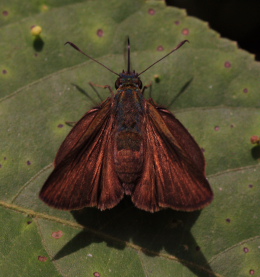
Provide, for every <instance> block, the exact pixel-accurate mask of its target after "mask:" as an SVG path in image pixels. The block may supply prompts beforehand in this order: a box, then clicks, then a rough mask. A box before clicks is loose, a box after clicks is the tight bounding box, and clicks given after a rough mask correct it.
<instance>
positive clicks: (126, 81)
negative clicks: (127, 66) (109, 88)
mask: <svg viewBox="0 0 260 277" xmlns="http://www.w3.org/2000/svg"><path fill="white" fill-rule="evenodd" d="M125 86H134V87H137V88H139V89H142V86H143V84H142V81H141V79H140V77H139V74H137V73H135V71H133V72H125V71H124V70H123V72H122V73H120V74H119V77H118V78H117V80H116V82H115V87H116V89H118V88H120V87H125Z"/></svg>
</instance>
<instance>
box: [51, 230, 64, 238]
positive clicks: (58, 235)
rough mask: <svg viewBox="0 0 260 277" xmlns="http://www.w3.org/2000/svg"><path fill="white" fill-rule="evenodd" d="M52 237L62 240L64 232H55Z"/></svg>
mask: <svg viewBox="0 0 260 277" xmlns="http://www.w3.org/2000/svg"><path fill="white" fill-rule="evenodd" d="M51 236H52V237H53V238H55V239H60V238H61V237H62V236H63V232H62V231H57V232H53V233H52V234H51Z"/></svg>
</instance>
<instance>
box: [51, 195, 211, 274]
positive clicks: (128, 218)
mask: <svg viewBox="0 0 260 277" xmlns="http://www.w3.org/2000/svg"><path fill="white" fill-rule="evenodd" d="M199 214H200V211H198V212H177V211H173V210H169V209H167V210H162V211H160V212H157V213H154V214H152V213H148V212H145V211H142V210H139V209H137V208H135V207H134V206H133V204H132V202H131V201H130V199H128V198H127V197H125V199H124V200H123V201H121V203H120V204H119V205H118V206H116V207H115V208H113V209H111V210H106V211H103V212H102V211H99V210H98V209H96V208H86V209H83V210H79V211H73V212H72V215H73V216H74V218H75V219H76V221H77V222H78V223H79V224H81V225H82V226H84V227H85V229H84V230H83V231H82V232H80V233H79V234H78V235H77V236H75V237H74V238H73V239H72V240H71V241H69V242H68V243H67V244H66V245H65V246H64V247H63V248H62V249H61V250H60V251H59V252H58V253H57V254H56V255H55V257H54V258H53V260H58V259H61V258H63V257H65V256H67V255H70V254H72V253H74V252H76V251H78V250H80V249H81V248H84V247H87V246H89V245H91V244H93V243H100V242H106V244H107V246H108V247H113V248H116V249H118V250H123V249H124V248H125V247H128V246H129V247H133V248H134V249H136V250H137V251H142V252H143V253H145V254H146V255H148V256H161V257H163V256H164V255H165V256H166V255H167V256H168V255H170V257H165V258H169V259H173V260H176V261H179V262H180V263H182V264H183V265H184V266H186V267H188V268H189V269H190V270H191V271H192V272H193V273H194V274H196V275H197V276H200V277H203V276H216V275H215V274H214V273H213V272H212V270H211V268H210V266H209V265H208V263H207V260H206V258H205V257H204V255H203V253H202V251H201V250H199V245H198V244H197V242H196V239H195V238H194V237H193V236H192V234H191V231H190V230H191V228H192V226H193V224H194V223H195V222H196V220H197V218H198V216H199Z"/></svg>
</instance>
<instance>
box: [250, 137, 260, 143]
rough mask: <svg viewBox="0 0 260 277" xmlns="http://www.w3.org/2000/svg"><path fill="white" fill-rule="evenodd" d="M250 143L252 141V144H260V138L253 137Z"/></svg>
mask: <svg viewBox="0 0 260 277" xmlns="http://www.w3.org/2000/svg"><path fill="white" fill-rule="evenodd" d="M250 141H251V143H252V144H259V142H260V137H259V136H252V137H251V138H250Z"/></svg>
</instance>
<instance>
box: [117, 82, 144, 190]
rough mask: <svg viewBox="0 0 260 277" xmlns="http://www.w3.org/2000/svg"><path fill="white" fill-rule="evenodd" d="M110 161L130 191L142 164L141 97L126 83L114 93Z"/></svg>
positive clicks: (141, 168)
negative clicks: (115, 102)
mask: <svg viewBox="0 0 260 277" xmlns="http://www.w3.org/2000/svg"><path fill="white" fill-rule="evenodd" d="M116 99H117V105H116V114H117V117H116V118H117V121H116V124H115V144H114V163H115V169H116V172H117V175H118V177H119V179H120V181H121V182H122V184H123V187H124V188H125V194H131V192H132V189H133V188H134V184H135V183H136V182H137V180H138V178H140V176H141V174H142V170H143V164H144V149H143V148H144V142H143V135H142V133H143V121H144V100H143V96H142V94H141V92H140V91H139V90H135V89H131V86H130V87H127V88H126V89H125V90H124V91H120V92H119V93H118V94H117V95H116Z"/></svg>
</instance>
